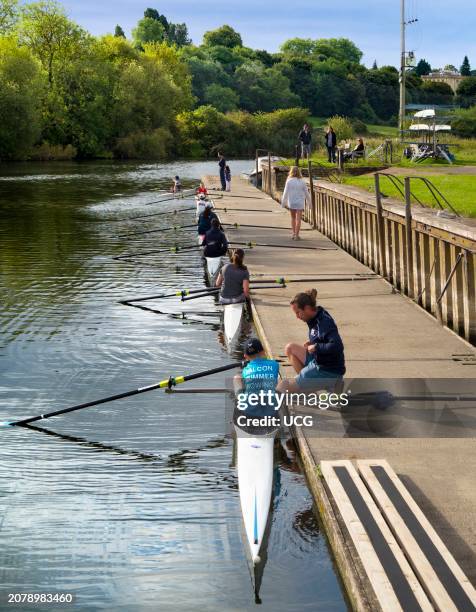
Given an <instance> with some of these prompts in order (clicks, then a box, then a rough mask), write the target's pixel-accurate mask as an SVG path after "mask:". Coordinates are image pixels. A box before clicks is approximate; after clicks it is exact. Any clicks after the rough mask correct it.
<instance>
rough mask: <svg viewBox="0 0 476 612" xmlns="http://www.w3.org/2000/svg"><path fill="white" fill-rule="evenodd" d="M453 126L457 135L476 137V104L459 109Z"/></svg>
mask: <svg viewBox="0 0 476 612" xmlns="http://www.w3.org/2000/svg"><path fill="white" fill-rule="evenodd" d="M451 127H452V129H453V132H454V133H455V134H456V135H457V136H462V137H463V138H476V106H471V107H470V108H467V109H461V110H459V111H458V112H457V114H456V117H455V119H453V121H452V122H451Z"/></svg>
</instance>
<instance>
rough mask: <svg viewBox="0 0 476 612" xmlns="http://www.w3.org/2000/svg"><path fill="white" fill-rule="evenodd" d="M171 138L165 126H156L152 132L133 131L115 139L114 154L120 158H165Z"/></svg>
mask: <svg viewBox="0 0 476 612" xmlns="http://www.w3.org/2000/svg"><path fill="white" fill-rule="evenodd" d="M171 140H172V135H171V134H170V132H169V130H167V129H166V128H157V129H156V130H153V131H152V132H134V133H133V134H129V135H128V136H125V137H124V138H118V139H117V142H116V145H115V147H114V156H115V157H117V158H120V159H157V158H165V157H166V156H167V151H168V148H169V146H170V142H171Z"/></svg>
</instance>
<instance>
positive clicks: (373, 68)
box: [372, 59, 378, 70]
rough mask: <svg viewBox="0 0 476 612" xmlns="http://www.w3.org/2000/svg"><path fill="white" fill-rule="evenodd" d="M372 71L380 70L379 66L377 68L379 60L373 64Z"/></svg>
mask: <svg viewBox="0 0 476 612" xmlns="http://www.w3.org/2000/svg"><path fill="white" fill-rule="evenodd" d="M372 70H378V66H377V60H376V59H375V60H374V63H373V64H372Z"/></svg>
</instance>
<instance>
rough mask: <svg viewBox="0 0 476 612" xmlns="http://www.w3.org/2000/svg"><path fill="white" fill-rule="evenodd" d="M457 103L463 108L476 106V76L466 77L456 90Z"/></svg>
mask: <svg viewBox="0 0 476 612" xmlns="http://www.w3.org/2000/svg"><path fill="white" fill-rule="evenodd" d="M456 95H457V102H458V104H460V106H462V107H463V108H469V107H470V106H473V105H474V104H476V76H470V77H466V78H465V79H463V80H462V81H461V83H460V84H459V85H458V89H457V90H456Z"/></svg>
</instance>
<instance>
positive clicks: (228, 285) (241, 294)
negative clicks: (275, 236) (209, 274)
mask: <svg viewBox="0 0 476 612" xmlns="http://www.w3.org/2000/svg"><path fill="white" fill-rule="evenodd" d="M244 258H245V252H244V251H243V249H235V250H234V251H233V254H232V256H231V263H229V264H225V265H224V266H223V268H222V269H221V271H220V274H219V275H218V278H217V281H216V283H215V286H216V287H220V298H219V301H220V304H239V303H240V302H246V300H247V299H248V298H249V297H250V273H249V271H248V268H247V267H246V266H245V264H244V263H243V260H244Z"/></svg>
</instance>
